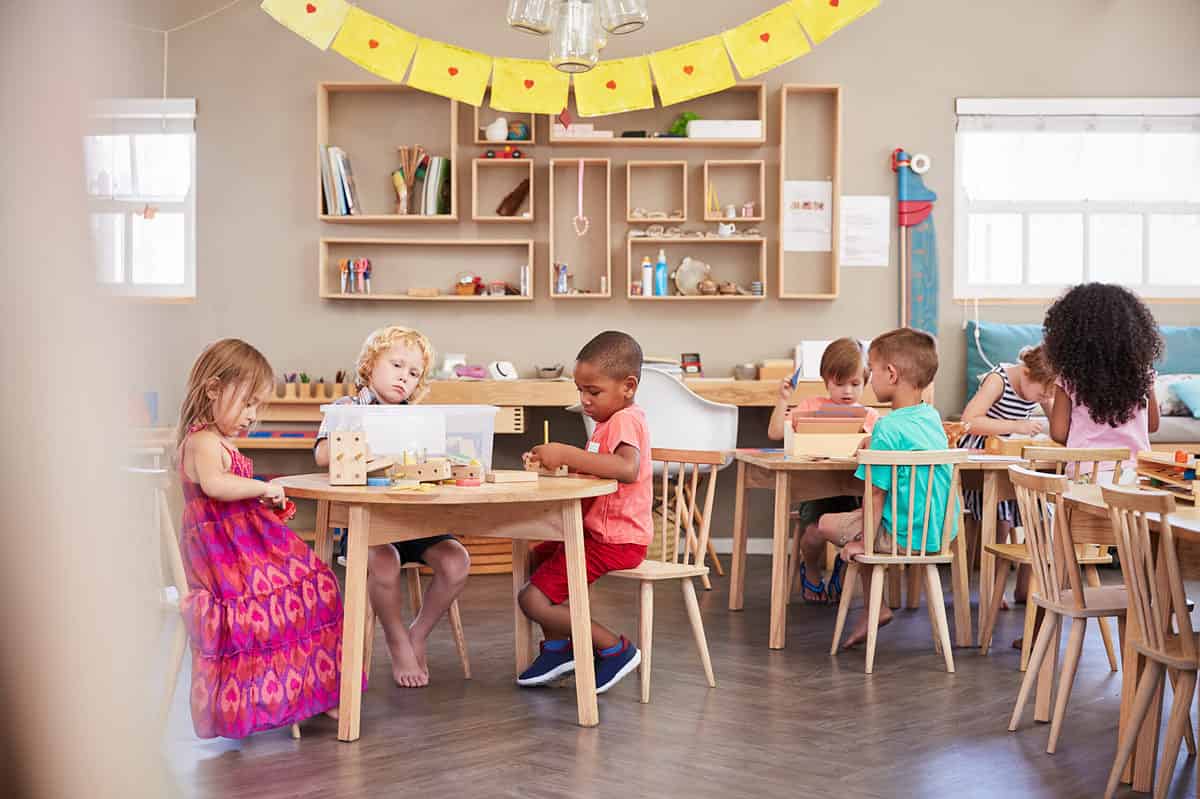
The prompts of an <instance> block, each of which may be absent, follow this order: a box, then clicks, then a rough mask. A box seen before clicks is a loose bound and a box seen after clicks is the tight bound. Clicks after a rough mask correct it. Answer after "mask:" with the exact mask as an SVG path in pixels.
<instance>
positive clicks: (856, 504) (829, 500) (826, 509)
mask: <svg viewBox="0 0 1200 799" xmlns="http://www.w3.org/2000/svg"><path fill="white" fill-rule="evenodd" d="M861 507H862V497H824V498H823V499H811V500H809V501H808V502H801V503H800V506H799V513H800V530H801V531H803V530H804V529H805V528H806V527H808V526H809V525H810V524H816V523H817V521H818V520H819V519H820V518H821V517H822V516H824V515H825V514H826V513H846V512H847V511H852V510H858V509H859V508H861Z"/></svg>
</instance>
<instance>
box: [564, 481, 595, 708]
mask: <svg viewBox="0 0 1200 799" xmlns="http://www.w3.org/2000/svg"><path fill="white" fill-rule="evenodd" d="M562 520H563V525H562V526H563V544H564V546H565V548H566V555H567V595H568V599H567V602H568V603H569V605H570V607H571V639H572V641H573V642H574V648H575V701H576V703H577V705H578V708H579V726H581V727H595V726H596V725H597V724H599V723H600V711H599V709H598V708H597V706H596V664H595V662H594V661H593V659H592V658H593V652H592V611H591V603H590V602H589V601H588V582H587V563H586V560H585V559H584V554H583V512H582V510H581V508H580V504H579V500H577V499H573V500H571V501H570V502H565V503H563V506H562Z"/></svg>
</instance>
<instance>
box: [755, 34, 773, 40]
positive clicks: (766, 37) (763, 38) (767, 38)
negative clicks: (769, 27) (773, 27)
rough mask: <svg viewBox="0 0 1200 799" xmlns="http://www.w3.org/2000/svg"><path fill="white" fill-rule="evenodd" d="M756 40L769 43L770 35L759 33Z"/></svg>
mask: <svg viewBox="0 0 1200 799" xmlns="http://www.w3.org/2000/svg"><path fill="white" fill-rule="evenodd" d="M758 38H760V39H762V40H763V41H764V42H769V41H771V34H770V33H760V34H758Z"/></svg>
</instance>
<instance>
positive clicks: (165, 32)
mask: <svg viewBox="0 0 1200 799" xmlns="http://www.w3.org/2000/svg"><path fill="white" fill-rule="evenodd" d="M243 2H245V0H230V2H228V3H226V4H225V5H223V6H221V7H220V8H215V9H213V10H212V11H209V12H208V13H207V14H204V15H202V16H199V17H196V18H195V19H190V20H188V21H187V22H183V23H180V24H179V25H175V26H174V27H171V28H151V27H149V26H147V25H138V24H135V23H133V22H123V23H121V24H122V25H124V26H125V27H127V28H133V29H134V30H139V31H146V32H147V33H161V34H162V37H163V66H162V96H163V99H166V97H167V64H168V58H167V51H168V49H169V43H170V37H171V34H172V33H175V32H176V31H181V30H184V29H185V28H190V27H192V26H193V25H199V24H200V23H201V22H203V21H204V20H206V19H211V18H212V17H215V16H216V15H217V14H220V13H221V12H223V11H228V10H229V9H231V8H233V7H234V6H236V5H238V4H239V3H243Z"/></svg>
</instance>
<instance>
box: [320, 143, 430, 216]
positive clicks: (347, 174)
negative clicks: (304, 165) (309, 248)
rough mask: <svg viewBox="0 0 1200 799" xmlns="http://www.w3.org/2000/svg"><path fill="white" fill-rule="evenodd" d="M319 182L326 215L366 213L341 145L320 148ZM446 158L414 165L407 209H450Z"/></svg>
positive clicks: (422, 212)
mask: <svg viewBox="0 0 1200 799" xmlns="http://www.w3.org/2000/svg"><path fill="white" fill-rule="evenodd" d="M318 155H319V157H320V161H321V186H322V188H323V200H324V208H325V213H326V214H327V215H329V216H357V215H360V214H363V213H365V212H364V211H363V208H362V203H361V202H360V201H359V197H358V189H357V188H356V187H355V185H354V170H353V169H352V168H351V166H350V158H349V157H348V156H347V155H346V151H345V150H343V149H342V148H341V147H336V146H333V145H329V146H323V147H321V148H319V151H318ZM451 172H452V165H451V163H450V159H449V158H444V157H442V156H437V155H434V156H428V157H426V158H425V159H424V160H422V161H421V164H420V165H419V166H418V167H417V177H416V185H414V186H413V189H412V196H410V197H409V211H410V212H411V213H414V214H420V215H422V216H443V215H448V214H449V213H450V175H451Z"/></svg>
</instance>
